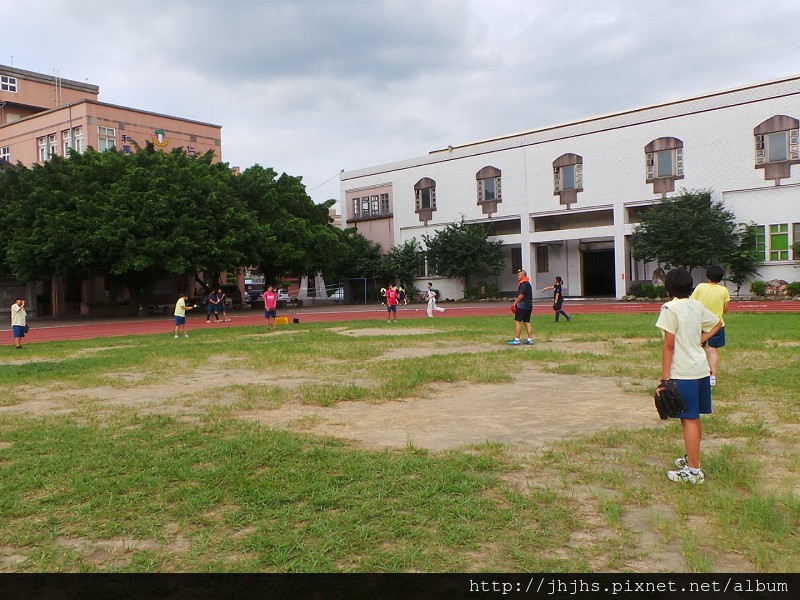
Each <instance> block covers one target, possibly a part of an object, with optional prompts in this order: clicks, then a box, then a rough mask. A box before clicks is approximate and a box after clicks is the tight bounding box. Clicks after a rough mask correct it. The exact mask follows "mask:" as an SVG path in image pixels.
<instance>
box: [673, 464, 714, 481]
mask: <svg viewBox="0 0 800 600" xmlns="http://www.w3.org/2000/svg"><path fill="white" fill-rule="evenodd" d="M667 479H669V480H670V481H675V482H677V483H691V484H692V485H703V483H704V482H705V480H706V474H705V472H704V471H703V470H702V469H698V470H697V471H694V470H692V469H691V468H690V467H688V466H686V467H684V468H682V469H681V470H680V471H667Z"/></svg>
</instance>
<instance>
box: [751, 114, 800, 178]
mask: <svg viewBox="0 0 800 600" xmlns="http://www.w3.org/2000/svg"><path fill="white" fill-rule="evenodd" d="M799 132H800V120H798V119H794V118H792V117H788V116H786V115H775V116H774V117H770V118H769V119H767V120H766V121H764V122H763V123H761V124H760V125H758V127H756V128H755V129H753V136H754V140H755V158H756V169H764V179H766V180H773V181H775V182H776V185H780V180H781V179H786V178H787V177H790V176H791V173H792V171H791V169H792V165H796V164H800V134H799Z"/></svg>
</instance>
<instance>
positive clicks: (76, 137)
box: [61, 127, 83, 156]
mask: <svg viewBox="0 0 800 600" xmlns="http://www.w3.org/2000/svg"><path fill="white" fill-rule="evenodd" d="M61 137H62V138H63V141H64V156H68V155H69V150H70V149H72V150H75V152H77V153H79V154H80V153H81V152H83V127H74V128H73V129H72V132H71V133H70V130H69V129H66V130H64V131H62V132H61Z"/></svg>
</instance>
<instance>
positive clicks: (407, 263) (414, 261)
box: [382, 238, 421, 288]
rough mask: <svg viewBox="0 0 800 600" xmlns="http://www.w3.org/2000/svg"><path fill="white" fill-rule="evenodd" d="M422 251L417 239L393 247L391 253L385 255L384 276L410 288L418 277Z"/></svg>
mask: <svg viewBox="0 0 800 600" xmlns="http://www.w3.org/2000/svg"><path fill="white" fill-rule="evenodd" d="M420 250H421V249H420V245H419V242H417V240H416V238H411V239H410V240H406V241H405V242H403V243H402V244H400V245H398V246H392V248H391V249H390V250H389V252H388V253H386V254H384V255H383V268H382V275H383V276H385V277H386V278H389V279H392V278H396V279H397V280H398V281H399V282H400V285H401V286H403V287H405V288H410V287H411V282H412V281H413V280H414V278H415V277H416V276H417V267H418V266H419V259H420Z"/></svg>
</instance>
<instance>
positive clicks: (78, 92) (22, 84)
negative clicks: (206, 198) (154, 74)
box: [0, 65, 222, 166]
mask: <svg viewBox="0 0 800 600" xmlns="http://www.w3.org/2000/svg"><path fill="white" fill-rule="evenodd" d="M99 92H100V88H99V87H97V86H96V85H90V84H87V83H79V82H77V81H70V80H68V79H61V78H59V77H53V76H51V75H42V74H39V73H32V72H30V71H23V70H21V69H16V68H11V67H7V66H4V65H0V159H5V160H6V161H8V162H10V163H12V164H16V163H17V162H21V163H22V164H23V165H26V166H31V165H33V164H34V163H37V162H38V163H40V162H44V161H46V160H47V159H48V158H49V157H50V156H53V155H55V154H59V155H62V156H65V155H66V154H67V152H68V150H69V149H73V150H76V151H77V152H82V151H84V150H85V149H86V148H88V147H89V146H91V147H92V148H94V149H95V150H100V151H102V150H108V149H110V148H117V149H120V150H122V151H124V152H132V151H134V150H135V147H136V146H137V145H138V146H141V147H144V145H145V144H146V143H147V142H152V143H153V144H155V146H156V147H157V148H162V149H164V150H166V151H169V150H172V149H173V148H177V147H184V148H186V149H187V151H188V152H189V153H190V154H191V153H199V154H203V153H205V152H207V151H208V150H213V151H214V155H215V159H216V160H221V158H222V141H221V130H222V128H221V127H220V126H219V125H211V124H209V123H201V122H199V121H192V120H189V119H183V118H180V117H171V116H167V115H161V114H158V113H152V112H147V111H144V110H140V109H136V108H127V107H124V106H116V105H114V104H106V103H103V102H100V101H98V99H97V97H98V94H99Z"/></svg>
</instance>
